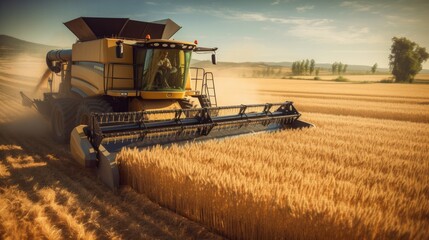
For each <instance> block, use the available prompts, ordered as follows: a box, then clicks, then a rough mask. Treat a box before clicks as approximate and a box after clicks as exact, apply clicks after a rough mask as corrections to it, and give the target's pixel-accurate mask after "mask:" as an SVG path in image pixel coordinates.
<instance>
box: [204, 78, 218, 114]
mask: <svg viewBox="0 0 429 240" xmlns="http://www.w3.org/2000/svg"><path fill="white" fill-rule="evenodd" d="M203 83H204V85H205V89H204V90H205V92H204V94H205V95H207V98H208V99H209V101H210V105H211V107H217V98H216V87H215V82H214V77H213V73H212V72H206V73H205V74H204V80H203Z"/></svg>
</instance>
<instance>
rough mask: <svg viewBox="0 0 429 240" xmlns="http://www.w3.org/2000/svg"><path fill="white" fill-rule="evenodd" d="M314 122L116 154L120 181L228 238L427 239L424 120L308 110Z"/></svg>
mask: <svg viewBox="0 0 429 240" xmlns="http://www.w3.org/2000/svg"><path fill="white" fill-rule="evenodd" d="M307 120H309V121H311V122H314V123H316V125H318V128H315V129H307V130H302V131H284V132H279V133H273V134H260V135H257V136H246V137H241V138H236V139H227V140H224V141H209V142H205V143H200V144H188V145H185V146H172V147H169V148H161V147H155V148H153V149H149V150H143V151H138V150H123V151H122V152H121V153H120V154H119V155H118V161H119V163H120V169H121V176H126V177H124V179H122V181H123V183H125V184H129V185H131V186H132V187H133V188H135V189H136V190H137V191H139V192H143V193H145V194H147V195H148V196H149V197H150V198H151V199H153V200H154V201H156V202H158V203H160V204H162V205H165V206H167V207H168V208H170V209H173V210H175V211H178V212H180V213H181V214H184V215H185V216H187V217H189V218H191V219H194V220H197V221H200V222H202V223H204V224H205V225H207V226H210V227H211V228H213V229H215V230H216V231H219V232H221V233H222V234H225V235H226V236H227V237H230V238H237V239H255V238H258V239H275V238H321V239H332V238H342V239H349V238H354V239H362V238H370V239H373V238H414V239H415V238H417V239H423V238H427V237H429V233H428V232H427V230H426V229H428V228H429V221H428V219H427V217H426V216H427V214H429V200H428V190H429V184H428V183H429V162H428V161H429V153H428V152H427V151H426V150H427V146H428V145H429V128H428V125H427V124H418V123H407V124H404V123H403V122H398V121H388V120H383V121H381V120H375V119H365V118H356V117H334V116H332V115H323V114H308V116H307Z"/></svg>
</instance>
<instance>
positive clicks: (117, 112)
mask: <svg viewBox="0 0 429 240" xmlns="http://www.w3.org/2000/svg"><path fill="white" fill-rule="evenodd" d="M65 25H66V26H67V27H68V28H69V29H70V30H71V31H72V32H73V33H74V34H75V35H76V37H77V38H78V39H79V40H78V41H77V42H76V43H75V44H73V46H72V49H70V50H53V51H50V52H48V54H47V56H46V62H47V65H48V70H47V71H46V73H45V74H44V75H43V77H42V78H41V81H40V83H39V84H38V86H37V88H39V87H40V86H42V85H43V83H44V82H46V81H47V79H48V78H49V76H50V75H51V74H50V73H51V72H53V73H58V74H60V75H61V83H60V84H59V87H58V89H56V90H55V91H53V90H52V82H50V86H51V90H50V91H49V92H46V93H44V97H43V99H34V100H32V99H30V98H29V97H27V96H26V95H25V94H24V93H21V95H22V98H23V103H24V105H26V106H33V107H35V108H36V109H37V110H38V111H39V112H40V113H41V114H43V115H45V116H46V117H47V118H48V119H49V120H50V122H51V126H52V132H53V136H54V138H55V139H57V140H58V141H63V142H66V141H70V149H71V153H72V155H73V157H74V158H75V159H76V161H77V162H78V163H80V164H81V165H83V166H85V167H96V168H97V170H98V173H99V176H100V178H101V179H102V181H103V182H104V183H105V184H107V185H108V186H109V187H111V188H112V189H116V188H117V187H118V186H119V184H120V182H119V181H120V180H119V179H120V178H119V171H118V166H117V165H116V162H115V154H116V153H117V152H118V151H120V149H121V148H123V147H150V146H154V145H157V144H170V143H174V142H186V141H195V140H207V139H212V138H223V137H229V136H235V135H240V134H249V133H255V132H261V131H274V130H278V129H284V128H301V127H308V126H311V124H308V123H305V122H302V121H299V120H298V118H299V117H300V115H301V114H300V113H299V112H298V111H297V110H296V109H295V107H294V106H293V103H292V102H288V101H286V102H282V103H266V104H253V105H236V106H217V96H216V90H215V83H214V77H213V74H212V73H210V72H206V71H205V70H204V69H202V68H191V66H190V65H191V57H192V53H194V52H209V53H212V62H213V63H214V64H215V63H216V56H215V54H214V53H215V52H216V50H217V48H203V47H199V46H198V45H197V42H196V41H195V42H182V41H176V40H171V39H170V38H171V37H172V36H173V35H174V34H175V33H176V32H177V31H178V30H179V29H180V27H179V26H178V25H177V24H176V23H174V22H173V21H172V20H170V19H166V20H161V21H157V22H140V21H134V20H130V19H126V18H85V17H81V18H77V19H74V20H72V21H69V22H66V23H65ZM50 81H51V80H50Z"/></svg>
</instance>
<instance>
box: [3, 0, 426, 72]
mask: <svg viewBox="0 0 429 240" xmlns="http://www.w3.org/2000/svg"><path fill="white" fill-rule="evenodd" d="M80 16H92V17H127V18H131V19H135V20H141V21H155V20H160V19H165V18H171V19H172V20H174V21H175V22H176V23H178V24H179V25H180V26H182V29H181V30H180V31H179V32H178V33H177V34H176V35H175V36H174V38H175V39H177V40H185V41H194V40H195V39H197V40H198V42H199V45H200V46H207V47H211V46H216V47H219V51H218V60H219V61H234V62H243V61H273V62H280V61H296V60H301V59H307V58H308V59H315V60H316V63H317V62H318V63H332V62H335V61H338V62H339V61H341V62H343V63H347V64H360V65H372V64H374V63H378V65H379V67H387V66H388V55H389V52H390V50H389V49H390V46H391V44H392V42H391V38H392V37H394V36H405V37H407V38H409V39H411V40H413V41H415V42H417V43H418V44H419V45H420V46H423V47H426V48H428V51H429V30H428V23H429V1H426V0H404V1H403V0H397V1H387V0H384V1H376V0H373V1H341V0H339V1H333V0H332V1H314V0H313V1H298V0H266V1H254V0H253V1H252V0H250V1H244V0H229V1H228V0H218V1H213V0H212V1H209V0H190V1H185V0H175V1H174V0H169V1H155V0H150V1H145V0H143V1H142V0H140V1H137V0H131V1H120V0H115V1H112V0H107V1H82V0H75V1H60V0H57V1H51V0H49V1H48V0H39V1H24V0H15V1H1V3H0V34H7V35H11V36H14V37H18V38H21V39H24V40H28V41H33V42H37V43H43V44H49V45H56V46H63V47H70V46H71V44H72V43H73V42H74V41H75V39H76V38H75V36H74V35H73V34H72V33H71V32H69V31H68V29H67V28H66V27H65V26H64V25H63V24H62V23H63V22H66V21H69V20H71V19H74V18H77V17H80ZM196 58H199V59H204V58H205V55H203V56H196ZM424 68H426V69H427V68H429V63H425V64H424Z"/></svg>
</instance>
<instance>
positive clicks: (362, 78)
mask: <svg viewBox="0 0 429 240" xmlns="http://www.w3.org/2000/svg"><path fill="white" fill-rule="evenodd" d="M263 69H264V68H263V67H257V66H253V67H246V66H240V67H210V68H207V70H209V71H212V72H213V73H214V74H215V76H218V77H222V78H232V77H239V78H243V77H244V78H286V79H289V78H294V79H305V80H314V78H315V77H316V76H315V75H314V74H313V75H311V76H310V75H302V76H292V75H291V69H290V68H289V67H277V68H275V67H273V70H272V72H270V73H269V74H268V75H267V76H266V77H264V76H255V75H260V73H259V72H261V71H264V70H263ZM341 76H342V77H344V78H346V79H347V80H348V81H352V82H380V81H382V80H390V79H392V75H391V74H387V73H375V74H371V73H364V72H362V71H358V72H353V71H349V72H347V73H345V74H342V75H341ZM318 77H319V79H320V80H325V81H328V80H334V79H336V78H338V77H339V75H332V74H331V72H328V71H326V70H324V71H321V72H320V74H319V76H318ZM415 81H423V82H426V81H428V82H429V74H427V73H423V74H417V75H416V77H415Z"/></svg>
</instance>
